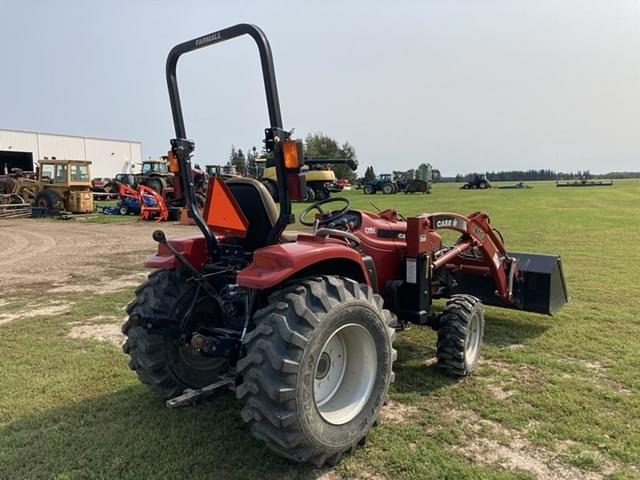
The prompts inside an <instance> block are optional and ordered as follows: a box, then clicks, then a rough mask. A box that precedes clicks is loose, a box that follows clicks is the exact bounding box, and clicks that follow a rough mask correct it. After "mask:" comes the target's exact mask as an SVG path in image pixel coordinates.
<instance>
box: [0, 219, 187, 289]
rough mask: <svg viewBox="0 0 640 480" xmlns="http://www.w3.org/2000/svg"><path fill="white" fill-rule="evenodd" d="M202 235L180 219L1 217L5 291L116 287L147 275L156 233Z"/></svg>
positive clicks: (1, 269) (1, 276) (1, 273)
mask: <svg viewBox="0 0 640 480" xmlns="http://www.w3.org/2000/svg"><path fill="white" fill-rule="evenodd" d="M158 228H161V229H162V230H164V231H165V233H166V234H167V237H169V238H172V237H174V238H175V237H180V236H189V235H195V234H197V229H196V228H195V227H192V226H183V225H179V224H177V223H168V222H165V223H162V224H157V223H154V222H135V223H131V224H97V223H86V224H83V223H80V222H79V221H73V220H72V221H55V220H34V219H13V220H2V221H0V248H1V249H2V253H1V254H0V279H1V282H0V284H1V288H0V292H1V296H2V297H4V298H5V299H6V298H10V297H18V296H22V295H24V294H33V293H37V292H39V293H56V292H75V291H84V290H86V291H94V292H99V291H114V290H118V289H121V288H124V287H129V286H134V285H136V284H138V283H140V281H141V279H142V278H144V276H143V274H144V272H145V268H144V266H143V262H144V259H145V258H146V257H147V256H148V255H151V254H152V253H153V252H154V251H155V249H156V245H157V244H156V243H155V242H154V241H153V240H152V238H151V234H152V232H153V231H154V230H156V229H158Z"/></svg>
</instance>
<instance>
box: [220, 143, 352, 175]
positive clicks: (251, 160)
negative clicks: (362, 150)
mask: <svg viewBox="0 0 640 480" xmlns="http://www.w3.org/2000/svg"><path fill="white" fill-rule="evenodd" d="M303 152H304V156H305V157H306V158H330V159H353V160H354V161H357V158H356V151H355V149H354V148H353V146H352V145H351V144H350V143H349V142H343V143H339V142H338V141H337V140H335V139H333V138H331V137H329V136H328V135H325V134H323V133H321V132H316V133H310V134H309V135H307V136H306V137H305V139H304V149H303ZM268 155H269V154H268V153H267V152H266V151H265V150H264V149H262V150H261V151H258V149H257V148H256V147H252V148H250V149H247V153H245V152H244V151H243V150H242V149H241V148H236V147H235V146H234V145H232V146H231V153H230V155H229V160H228V162H227V165H228V166H232V167H234V168H235V171H236V172H237V173H238V174H240V175H249V176H252V177H258V176H259V174H260V169H259V168H258V162H256V159H257V158H264V157H267V156H268ZM327 168H331V170H333V171H334V173H335V175H336V178H339V179H346V180H349V181H350V182H353V181H355V178H356V173H355V172H354V171H352V170H351V169H350V168H349V167H348V166H347V165H329V166H328V167H327Z"/></svg>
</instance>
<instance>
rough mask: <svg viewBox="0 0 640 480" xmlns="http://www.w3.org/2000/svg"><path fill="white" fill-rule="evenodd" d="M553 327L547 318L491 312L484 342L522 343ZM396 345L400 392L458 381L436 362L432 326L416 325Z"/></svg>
mask: <svg viewBox="0 0 640 480" xmlns="http://www.w3.org/2000/svg"><path fill="white" fill-rule="evenodd" d="M549 328H550V325H549V323H548V321H547V320H545V319H543V320H542V322H536V321H535V320H534V321H527V320H522V319H520V320H514V319H510V318H503V317H496V316H492V315H487V316H486V317H485V333H484V343H485V344H487V345H491V346H493V347H497V348H504V347H509V346H511V345H519V344H522V343H524V342H525V341H526V340H527V339H530V338H535V337H537V336H539V335H542V334H543V333H544V332H545V331H546V330H548V329H549ZM395 347H396V349H397V350H398V360H397V361H396V363H395V367H394V371H395V372H396V381H395V391H396V392H398V393H401V394H408V393H415V394H419V395H430V394H432V393H434V392H435V391H437V390H440V389H441V388H444V387H447V386H449V385H452V384H454V383H456V382H457V381H458V379H456V378H451V377H448V376H447V375H445V374H444V373H443V372H442V371H441V370H440V369H439V368H438V367H437V366H436V334H435V333H434V332H432V331H431V330H430V328H429V327H420V326H412V328H411V329H410V330H409V331H407V332H401V333H399V334H398V336H397V340H396V343H395Z"/></svg>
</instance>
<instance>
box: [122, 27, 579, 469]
mask: <svg viewBox="0 0 640 480" xmlns="http://www.w3.org/2000/svg"><path fill="white" fill-rule="evenodd" d="M242 35H249V36H251V37H252V38H253V39H254V40H255V42H256V44H257V46H258V50H259V53H260V59H261V64H262V71H263V80H264V86H265V90H266V97H267V107H268V112H269V119H270V126H269V127H268V128H266V129H265V140H264V142H265V147H266V149H267V151H269V152H271V153H273V158H274V161H275V166H276V169H277V188H278V197H279V200H280V203H279V208H278V207H277V206H276V204H275V203H274V201H273V199H272V197H271V195H270V194H269V192H268V191H267V189H266V188H265V187H264V185H262V184H261V183H260V182H258V181H256V180H254V179H251V178H242V177H234V178H229V179H222V178H217V177H214V178H211V179H210V183H209V188H208V193H207V199H206V205H205V210H204V213H201V212H200V210H199V209H198V208H197V203H196V197H195V192H194V188H193V181H192V168H191V155H192V152H193V150H194V143H193V142H192V141H190V140H187V133H186V131H185V125H184V121H183V116H182V109H181V105H180V97H179V94H178V86H177V80H176V65H177V61H178V59H179V57H180V56H181V55H183V54H185V53H187V52H191V51H193V50H196V49H199V48H203V47H206V46H209V45H214V44H217V43H220V42H222V41H226V40H230V39H232V38H235V37H239V36H242ZM166 72H167V82H168V87H169V97H170V101H171V108H172V113H173V121H174V126H175V131H176V138H175V139H173V140H171V151H170V152H169V167H170V170H171V171H172V172H174V173H175V174H177V175H179V178H180V180H181V184H182V188H183V191H184V194H185V197H186V199H187V208H188V209H189V211H190V213H191V216H192V217H193V219H194V220H195V223H196V224H197V226H198V227H199V230H200V231H201V233H200V234H199V235H196V236H192V237H188V238H177V239H172V240H167V239H166V237H165V235H164V234H163V233H162V232H161V231H156V232H155V233H154V239H155V240H156V241H157V242H158V243H159V246H158V251H157V253H156V254H155V255H153V256H151V257H150V258H148V259H147V261H146V263H145V265H146V266H147V267H149V268H152V269H155V271H154V272H153V273H151V274H150V275H149V279H148V280H147V281H146V282H145V283H144V284H143V285H142V286H141V287H140V288H138V289H137V290H136V298H135V299H134V300H133V301H132V302H131V303H130V304H129V306H128V307H127V312H128V315H129V317H128V320H127V321H126V323H125V324H124V326H123V332H124V333H125V334H126V335H127V337H128V338H127V341H126V343H125V345H124V351H125V352H126V353H127V354H129V356H130V363H129V364H130V367H131V368H132V369H133V370H135V372H136V374H137V375H138V378H139V379H140V381H141V382H143V383H145V384H147V385H149V386H151V387H152V388H153V389H155V390H156V391H157V392H159V393H160V394H161V395H163V396H164V397H165V398H167V399H168V400H167V405H168V406H179V405H182V404H185V403H190V402H193V401H195V400H197V399H199V398H201V397H203V396H206V395H208V394H210V393H211V392H213V391H216V390H218V389H220V388H228V389H231V390H234V391H235V394H236V396H237V398H238V399H239V400H240V401H241V402H242V403H243V405H244V406H243V408H242V413H241V415H242V419H243V420H244V421H245V422H246V423H247V424H248V425H249V427H250V429H251V432H252V433H253V434H254V435H255V436H256V437H257V438H258V439H260V440H262V441H263V442H265V444H266V445H267V446H268V447H269V448H271V449H272V450H274V451H275V452H277V453H278V454H280V455H283V456H285V457H287V458H289V459H292V460H295V461H299V462H309V463H312V464H315V465H324V464H335V463H336V462H338V461H339V460H340V459H341V458H342V456H343V455H344V454H345V453H347V452H351V451H352V450H354V449H355V448H356V447H357V446H358V445H361V444H363V443H364V441H365V439H366V437H367V434H368V432H369V430H370V429H371V428H372V426H373V425H374V423H375V422H376V420H377V419H378V416H379V414H380V410H381V409H382V406H383V404H384V403H385V402H386V400H387V398H388V389H389V385H390V384H391V383H392V382H393V380H394V374H393V362H394V361H395V359H396V351H395V350H394V348H393V340H394V337H395V333H396V331H397V330H402V328H403V327H404V326H405V325H407V324H408V322H411V323H413V324H416V325H426V326H429V327H431V328H433V329H435V330H436V331H437V332H438V344H437V357H438V364H439V365H440V366H441V367H442V369H443V370H444V372H445V373H447V374H450V375H453V376H465V375H469V374H470V373H471V372H472V371H473V370H474V369H475V368H476V366H477V364H478V359H479V355H480V348H481V343H482V337H483V329H484V311H483V302H484V303H487V304H491V305H497V306H501V307H506V308H514V309H520V310H527V311H532V312H538V313H545V314H552V313H554V312H555V311H556V310H557V309H558V308H560V307H561V306H562V305H563V304H564V303H565V302H566V301H567V292H566V287H565V283H564V278H563V274H562V269H561V264H560V259H559V258H558V257H557V256H551V255H537V254H523V253H515V252H508V251H507V250H506V249H505V247H504V245H503V242H502V241H501V239H500V237H499V235H496V232H495V231H494V230H493V228H492V227H491V224H490V222H489V217H488V216H487V215H486V214H484V213H481V212H475V213H473V214H471V215H469V216H468V217H464V216H461V215H458V214H455V213H431V214H427V213H425V214H422V215H417V216H415V217H410V218H407V219H405V218H403V217H402V216H401V215H400V214H399V213H398V212H396V211H395V210H394V209H388V210H384V211H381V212H379V213H370V212H365V211H359V210H353V209H352V208H351V205H350V202H349V200H348V199H345V198H331V199H326V200H322V201H318V202H315V203H314V204H312V205H310V206H309V207H308V208H307V209H306V210H305V211H304V212H303V213H302V214H301V218H300V222H301V223H302V224H304V225H309V226H311V227H312V228H313V230H312V232H310V233H305V234H302V233H295V232H290V231H287V230H286V227H287V226H288V225H290V224H292V223H293V222H294V216H293V215H292V212H291V201H292V200H296V199H300V198H301V195H302V194H303V188H302V187H303V186H304V183H303V182H302V181H301V176H300V167H301V166H302V164H303V157H302V143H301V142H300V141H295V140H293V139H291V135H290V132H288V131H286V130H284V129H283V126H282V118H281V114H280V105H279V100H278V92H277V88H276V79H275V73H274V67H273V59H272V56H271V49H270V47H269V43H268V41H267V38H266V37H265V35H264V33H263V32H262V31H261V30H260V29H259V28H257V27H255V26H253V25H246V24H241V25H236V26H233V27H230V28H226V29H224V30H220V31H217V32H214V33H211V34H208V35H205V36H202V37H199V38H196V39H194V40H191V41H188V42H185V43H182V44H180V45H177V46H176V47H174V48H173V50H171V52H170V53H169V56H168V59H167V70H166ZM329 204H334V205H336V204H339V206H340V208H337V209H336V208H334V209H329V208H328V205H329ZM312 212H315V214H313V215H311V213H312ZM441 229H448V230H455V231H457V232H459V234H460V238H459V240H458V241H457V242H456V243H455V244H454V245H450V246H449V245H445V244H443V242H442V238H441V236H440V234H439V233H438V230H441ZM440 298H446V299H448V300H447V302H446V306H445V307H444V309H442V310H441V311H434V310H433V309H432V302H433V300H435V299H440Z"/></svg>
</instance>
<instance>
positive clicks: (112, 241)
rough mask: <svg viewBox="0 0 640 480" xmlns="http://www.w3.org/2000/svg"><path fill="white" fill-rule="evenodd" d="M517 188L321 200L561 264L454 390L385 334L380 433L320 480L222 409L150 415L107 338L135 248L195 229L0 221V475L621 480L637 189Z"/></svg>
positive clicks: (627, 459)
mask: <svg viewBox="0 0 640 480" xmlns="http://www.w3.org/2000/svg"><path fill="white" fill-rule="evenodd" d="M533 185H534V186H535V188H533V189H527V190H502V191H500V190H498V189H491V190H487V191H483V192H478V191H476V192H473V191H471V192H464V193H463V192H460V191H459V186H460V185H455V184H436V185H435V186H434V189H433V195H430V196H422V195H420V196H405V195H393V196H382V195H379V196H377V197H376V198H373V197H370V196H368V195H364V194H363V193H362V192H359V191H350V192H342V193H340V194H338V195H336V196H346V197H348V198H350V199H351V200H352V202H353V207H354V208H362V209H369V210H373V207H371V206H370V203H369V202H370V201H371V200H373V201H374V203H376V205H378V206H379V207H380V208H387V207H394V208H396V209H398V210H399V211H400V212H401V213H403V214H405V215H407V214H414V213H417V212H422V211H430V212H437V211H458V212H460V213H465V214H466V213H471V212H473V211H476V210H480V209H482V210H484V211H487V212H488V213H489V214H490V215H491V218H492V223H493V225H494V226H495V227H497V228H498V229H499V230H500V231H501V232H502V233H503V234H504V235H505V241H506V244H507V246H508V247H509V248H510V249H513V250H518V251H549V252H554V253H558V254H560V255H561V256H562V261H563V265H564V270H565V276H566V279H567V285H568V288H569V294H570V297H571V301H570V303H569V304H568V305H566V306H565V308H564V309H563V310H562V311H561V312H560V313H558V314H557V315H556V316H554V317H546V316H541V315H535V314H528V313H524V312H519V311H510V310H499V309H496V308H492V307H487V311H486V331H485V348H484V353H483V359H482V361H481V365H480V367H479V369H478V370H477V372H476V373H475V374H474V375H473V376H471V377H469V378H466V379H464V380H462V381H457V382H456V381H452V380H450V379H449V378H447V377H445V376H444V375H443V374H441V373H440V372H439V371H438V370H436V368H435V365H434V357H435V341H434V338H435V333H434V332H431V331H429V330H426V329H418V328H414V329H412V330H409V331H408V332H406V333H403V334H402V335H399V336H398V339H397V340H396V343H395V346H396V348H397V350H398V360H397V362H396V364H395V371H396V375H397V378H396V382H395V385H394V387H393V389H392V391H391V401H390V403H389V404H388V405H387V406H386V407H385V410H384V415H383V422H382V425H381V426H380V427H378V428H376V429H373V431H372V435H371V437H370V439H369V444H368V448H367V449H364V450H363V449H360V450H358V451H357V452H356V453H355V454H354V455H351V456H349V457H347V458H345V460H344V461H343V462H342V463H341V464H340V465H339V466H338V467H337V468H336V469H335V470H332V469H322V470H318V469H312V468H309V467H304V466H299V465H293V464H291V463H288V462H287V461H285V460H282V459H281V458H279V457H277V456H275V455H274V454H273V453H271V452H270V451H269V450H267V449H266V447H264V446H263V445H262V444H261V443H260V442H258V441H257V440H255V439H254V438H253V437H252V436H250V435H249V434H248V433H247V431H246V430H245V428H244V426H243V423H242V420H241V419H240V418H239V416H238V415H237V411H238V405H237V402H236V400H235V399H234V397H233V396H232V395H226V394H221V395H218V396H217V397H214V398H213V399H212V400H211V401H209V402H207V403H204V404H201V405H198V406H197V407H188V408H186V409H182V410H175V411H174V410H167V409H165V407H164V402H163V401H162V400H161V399H160V398H159V397H158V396H156V395H155V394H154V393H153V392H152V391H151V390H149V389H147V388H145V387H144V386H142V385H140V384H139V383H138V381H137V380H136V378H135V375H134V374H133V373H132V372H131V371H130V370H129V369H128V368H127V365H126V362H127V358H126V356H125V355H124V354H123V353H122V351H121V350H120V348H119V342H121V341H122V338H123V337H121V336H120V334H119V326H120V324H121V323H122V321H123V320H124V317H125V313H124V310H123V307H124V306H125V305H126V303H127V302H128V301H129V300H130V299H131V298H132V297H133V289H134V288H135V286H136V285H138V284H139V283H140V281H141V279H142V278H144V272H145V271H144V269H143V267H142V262H143V260H144V257H145V255H146V254H150V253H152V252H153V251H154V250H155V244H154V242H153V241H152V239H151V232H152V231H153V230H155V229H156V228H161V229H163V230H164V231H165V232H166V233H167V236H168V237H169V238H173V237H176V236H179V235H181V234H185V235H188V234H191V232H194V231H195V229H194V228H192V227H184V226H177V225H173V224H171V223H169V222H165V223H162V224H156V223H143V222H138V221H137V220H136V219H135V218H133V217H128V218H122V219H119V221H118V223H114V224H99V223H86V222H82V221H81V220H75V221H68V222H61V221H52V220H30V219H24V220H8V221H2V222H0V242H1V245H2V246H3V252H2V256H0V271H1V272H2V274H1V276H0V278H1V279H2V290H1V292H2V296H1V297H0V359H2V360H1V361H2V364H1V368H0V385H1V386H2V395H0V478H61V479H62V478H65V479H66V478H70V479H72V478H88V477H89V478H185V477H193V478H195V477H202V478H209V477H211V476H215V477H216V478H238V479H241V478H242V479H245V478H287V479H294V478H317V477H322V478H324V479H325V480H329V479H331V480H333V479H337V478H341V477H360V478H368V479H374V478H387V477H394V478H398V479H400V478H456V479H458V478H543V479H552V478H561V479H569V478H587V479H599V478H608V477H611V478H638V476H640V460H639V459H640V395H639V394H638V391H639V389H640V374H639V373H640V355H638V342H639V340H638V339H639V338H640V320H639V319H638V310H639V308H640V297H639V296H638V286H639V284H640V276H639V274H638V270H637V268H638V265H639V264H640V250H638V248H637V243H636V242H637V236H638V233H639V230H638V225H640V208H639V205H640V182H637V181H619V182H616V184H615V185H614V186H613V187H612V188H609V189H557V188H555V184H554V183H553V182H548V183H542V182H536V183H533ZM304 206H305V205H304V204H297V205H296V212H299V211H300V210H302V208H303V207H304ZM120 221H122V223H121V222H120Z"/></svg>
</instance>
